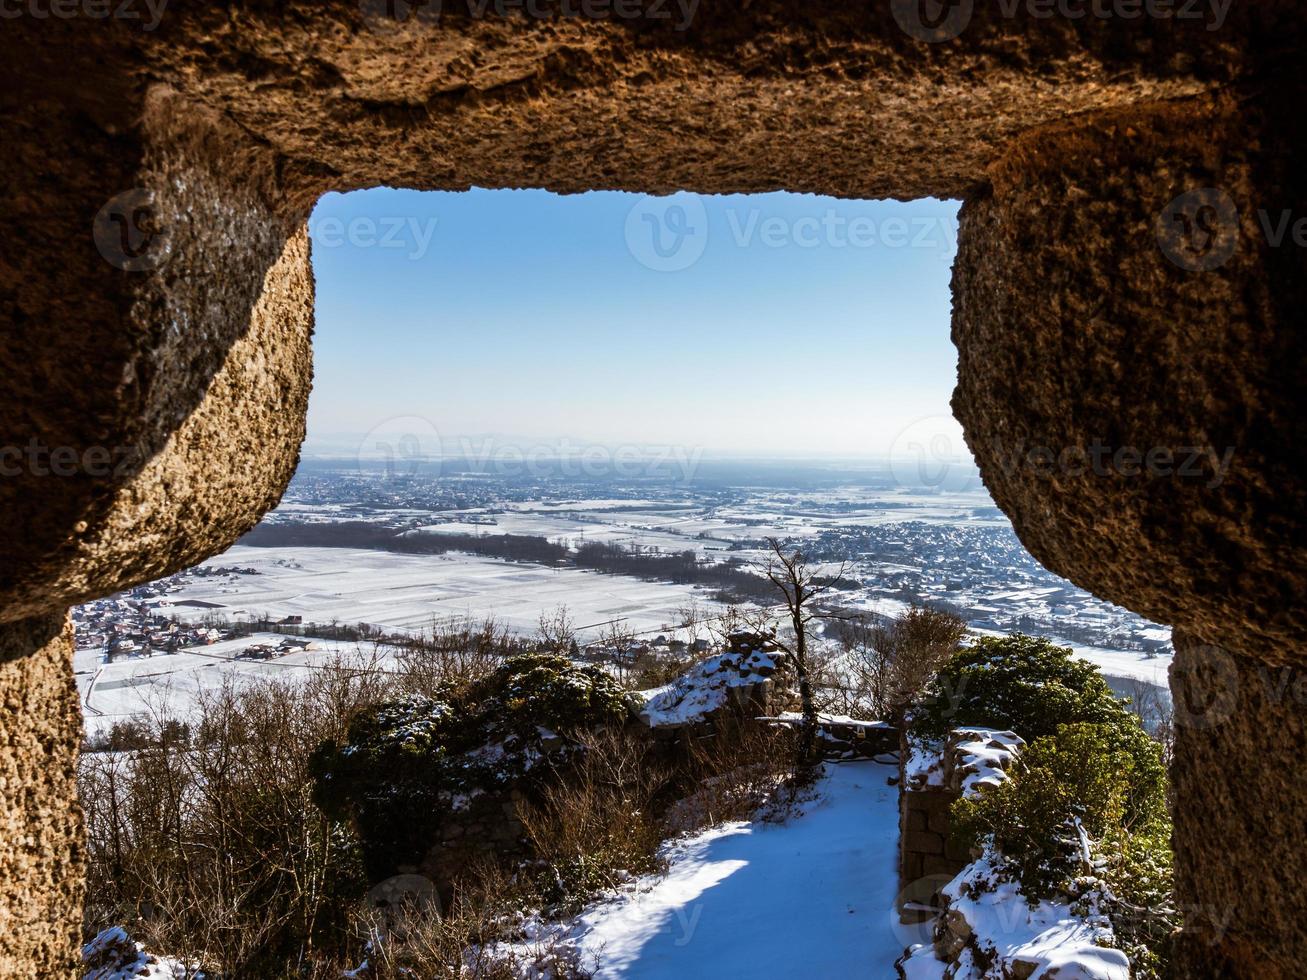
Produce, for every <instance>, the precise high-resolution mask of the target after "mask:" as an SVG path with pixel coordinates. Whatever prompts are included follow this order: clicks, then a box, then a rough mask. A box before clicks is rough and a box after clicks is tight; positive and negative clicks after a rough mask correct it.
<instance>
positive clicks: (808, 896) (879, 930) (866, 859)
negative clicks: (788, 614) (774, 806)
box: [538, 762, 919, 980]
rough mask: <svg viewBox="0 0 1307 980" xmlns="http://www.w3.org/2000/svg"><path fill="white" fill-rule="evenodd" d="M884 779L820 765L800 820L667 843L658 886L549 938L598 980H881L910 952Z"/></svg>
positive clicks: (638, 885)
mask: <svg viewBox="0 0 1307 980" xmlns="http://www.w3.org/2000/svg"><path fill="white" fill-rule="evenodd" d="M895 772H896V769H895V767H893V766H887V765H883V764H880V763H874V762H845V763H840V764H838V765H833V764H827V765H826V767H825V775H824V777H823V778H822V779H821V781H820V782H819V783H818V791H819V794H820V795H819V796H818V798H817V799H815V800H814V801H812V802H809V803H806V804H804V805H803V806H802V813H801V815H798V816H794V817H791V818H790V819H789V820H788V821H786V822H784V823H769V822H766V821H762V820H754V821H750V822H736V823H728V824H724V825H722V826H720V827H716V828H714V829H712V830H709V831H706V832H704V833H701V834H697V835H695V836H692V837H688V838H685V839H682V840H679V841H676V842H674V843H672V844H671V845H669V847H668V851H667V857H668V858H669V861H670V867H669V870H668V873H667V874H666V875H665V876H661V877H649V878H641V879H637V880H636V881H634V882H632V883H631V884H630V885H629V886H628V887H627V888H626V889H625V890H623V891H622V892H620V893H618V894H616V895H615V896H612V897H610V898H608V899H606V900H604V901H602V902H600V903H598V904H596V905H594V906H592V907H591V908H589V909H588V910H586V911H585V912H583V913H582V914H581V915H580V916H578V917H577V918H576V919H574V920H572V921H571V922H569V923H567V924H566V925H564V926H562V927H558V928H560V929H561V931H562V934H563V938H562V942H563V944H564V945H566V946H567V947H570V949H571V950H573V951H574V952H575V953H576V955H577V958H578V959H577V962H578V964H579V965H580V966H581V968H583V969H586V970H590V969H594V968H595V967H596V966H597V970H596V972H595V976H596V978H600V980H602V978H610V980H611V978H618V977H621V978H629V980H637V978H638V980H682V978H686V977H777V978H796V980H807V978H819V977H820V978H825V977H832V978H833V977H875V978H878V980H879V978H892V977H893V976H894V960H895V958H896V957H898V956H899V954H900V953H902V952H903V950H904V948H905V947H906V946H908V945H909V944H910V943H911V942H915V941H919V939H918V938H917V936H916V934H915V933H914V932H913V931H912V930H911V929H910V928H909V927H905V926H901V925H899V922H898V916H897V914H896V911H895V909H896V904H895V899H896V897H897V888H898V885H897V882H898V873H897V870H896V869H897V849H898V839H899V827H898V820H899V817H898V791H897V790H896V789H895V788H894V787H892V786H888V785H886V782H885V780H886V779H887V778H888V777H890V776H892V775H894V773H895ZM538 938H544V937H543V936H541V937H538Z"/></svg>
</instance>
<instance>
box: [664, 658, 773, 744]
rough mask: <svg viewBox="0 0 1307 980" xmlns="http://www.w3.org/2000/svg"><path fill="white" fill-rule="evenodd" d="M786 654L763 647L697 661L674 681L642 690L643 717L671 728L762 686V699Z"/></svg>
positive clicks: (701, 719) (712, 710)
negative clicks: (766, 651)
mask: <svg viewBox="0 0 1307 980" xmlns="http://www.w3.org/2000/svg"><path fill="white" fill-rule="evenodd" d="M784 659H785V654H783V653H777V652H770V653H764V652H762V651H760V650H751V651H747V652H730V653H721V654H717V655H716V656H714V657H709V658H708V659H706V660H704V661H702V662H700V663H698V664H695V665H694V666H693V667H691V668H690V669H689V670H688V671H686V672H685V673H684V674H682V675H680V676H679V677H677V678H676V679H675V680H674V681H672V682H671V683H670V684H667V685H664V686H663V687H656V688H653V689H651V690H648V691H641V692H639V696H640V698H641V699H642V700H643V701H644V707H643V708H641V709H640V718H641V720H642V721H644V722H645V724H647V725H648V726H649V727H650V728H670V727H676V726H680V725H691V724H695V723H696V722H701V721H703V720H704V719H705V718H707V717H708V716H709V715H711V714H712V713H713V712H715V711H718V710H720V709H721V708H723V707H725V706H726V705H727V704H728V703H729V702H730V701H731V700H732V698H733V697H734V698H740V697H742V696H747V693H748V689H749V688H756V689H758V693H759V695H760V697H761V699H762V700H766V698H767V697H768V696H769V694H770V690H769V688H770V683H771V680H772V678H773V677H774V676H775V675H776V673H777V671H778V670H780V669H781V665H782V662H783V661H784Z"/></svg>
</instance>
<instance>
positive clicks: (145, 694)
mask: <svg viewBox="0 0 1307 980" xmlns="http://www.w3.org/2000/svg"><path fill="white" fill-rule="evenodd" d="M283 639H285V637H283V636H278V635H274V634H271V633H255V634H253V635H251V636H247V637H243V638H242V639H239V640H224V641H222V642H221V643H214V644H211V645H209V646H203V647H193V648H190V649H188V650H184V651H179V652H177V653H169V654H159V655H157V656H154V657H129V658H126V659H122V660H118V661H116V662H115V663H112V664H106V663H103V660H104V651H103V650H100V649H99V648H95V649H88V650H78V651H77V653H76V654H74V655H73V669H74V671H75V673H76V679H77V693H78V697H79V698H80V699H81V702H82V715H83V718H84V720H85V724H86V734H87V735H88V736H95V735H97V734H102V733H107V732H108V731H109V729H110V728H112V727H113V725H114V724H115V723H116V722H120V721H126V720H128V719H129V718H132V717H134V716H142V715H143V716H158V717H174V718H175V717H178V716H182V715H185V714H186V713H187V712H188V711H189V710H190V708H191V706H192V705H193V704H194V702H195V698H196V695H197V694H198V693H199V692H200V691H202V690H210V691H212V690H216V689H218V688H220V687H221V686H222V685H223V683H224V682H226V681H229V680H233V681H238V682H239V681H241V680H245V679H250V678H255V677H261V676H262V677H276V678H279V679H292V678H295V677H304V676H306V675H307V674H308V672H309V671H311V670H313V669H315V668H314V667H313V666H311V665H313V664H322V663H326V662H328V661H330V660H333V659H335V658H337V657H338V656H341V655H347V656H348V655H353V654H355V653H356V652H359V647H358V646H357V645H356V644H353V643H340V642H335V641H331V640H314V641H313V645H314V647H315V649H312V650H306V651H302V652H299V653H288V654H285V655H283V656H278V657H276V658H274V659H272V660H264V661H259V660H237V659H236V656H237V654H239V653H240V652H241V651H243V650H244V649H245V648H246V647H248V646H250V645H251V644H255V643H270V644H272V645H274V646H275V645H276V644H278V643H279V642H281V641H282V640H283ZM362 652H363V653H364V654H365V655H367V656H369V657H370V656H371V648H370V647H367V648H365V650H363V651H362ZM383 660H384V657H383ZM381 666H384V663H382V664H381Z"/></svg>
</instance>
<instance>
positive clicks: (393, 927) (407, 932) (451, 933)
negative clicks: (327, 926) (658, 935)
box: [354, 863, 588, 980]
mask: <svg viewBox="0 0 1307 980" xmlns="http://www.w3.org/2000/svg"><path fill="white" fill-rule="evenodd" d="M539 903H540V898H539V896H538V895H537V894H536V893H535V891H534V890H533V889H532V888H531V885H530V882H529V881H528V880H526V879H524V878H523V877H522V876H516V875H509V874H507V873H505V872H504V870H503V869H502V868H500V867H499V866H497V865H495V864H493V863H484V864H481V865H478V866H476V867H473V868H470V869H469V870H468V872H467V873H466V874H465V875H464V876H463V877H462V878H460V880H459V881H458V883H457V884H456V886H455V888H454V900H453V903H452V905H451V907H450V908H449V909H447V910H446V911H445V913H444V914H443V915H442V914H441V913H440V912H439V911H437V910H436V909H434V908H433V907H430V906H426V907H422V906H406V907H404V908H401V909H391V910H381V909H376V908H364V909H362V910H361V911H360V912H359V913H358V914H357V915H356V917H355V920H354V929H355V932H356V934H357V935H358V937H359V938H360V939H361V940H362V942H363V945H364V948H365V949H366V951H367V967H366V968H365V969H364V970H362V971H359V972H357V973H356V974H355V975H356V976H358V977H359V978H360V980H362V978H366V980H415V978H421V980H444V978H448V980H515V978H517V977H521V976H523V975H527V974H530V975H536V976H539V975H548V976H553V977H555V978H557V980H568V978H572V977H576V978H581V977H585V976H588V974H587V973H585V971H583V970H580V969H579V968H578V967H577V965H576V964H575V963H574V957H573V956H572V955H570V951H568V950H567V949H566V948H564V947H563V945H562V944H561V943H560V942H559V941H558V940H557V939H551V938H548V937H546V938H542V939H540V940H538V941H534V942H521V941H519V942H515V943H512V944H511V945H510V944H508V943H505V942H504V940H512V939H517V938H518V935H519V933H520V926H521V923H522V919H523V912H522V910H523V909H524V908H532V907H535V906H537V905H538V904H539Z"/></svg>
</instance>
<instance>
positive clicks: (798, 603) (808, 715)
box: [764, 538, 845, 764]
mask: <svg viewBox="0 0 1307 980" xmlns="http://www.w3.org/2000/svg"><path fill="white" fill-rule="evenodd" d="M767 545H768V547H769V548H770V549H771V552H772V553H771V555H770V556H768V559H767V564H766V566H765V567H764V571H765V572H766V574H767V577H768V578H769V579H771V582H772V584H773V585H774V586H776V588H777V590H778V591H779V592H780V593H781V596H782V598H783V600H784V605H785V611H786V615H787V616H788V618H789V621H790V629H791V631H792V632H793V639H792V641H791V644H792V645H787V644H785V643H784V642H782V641H780V640H779V639H778V640H776V645H777V646H778V647H780V648H781V649H782V650H784V651H785V652H786V653H788V654H789V655H790V659H791V660H792V661H793V663H794V673H795V676H796V678H797V679H798V682H799V702H800V708H801V710H802V712H803V722H802V724H801V725H800V729H799V762H800V763H801V764H806V763H808V762H811V760H812V757H813V750H814V748H815V746H816V741H817V701H816V698H815V696H814V694H813V685H812V678H811V677H810V676H809V673H808V642H809V639H810V636H809V630H810V627H811V625H812V622H813V620H815V619H818V618H820V616H821V612H820V610H819V608H818V602H819V600H820V599H821V598H822V597H823V596H825V595H828V594H829V593H830V592H831V591H832V590H833V589H835V588H837V587H838V585H839V582H840V580H841V579H842V578H843V577H844V571H845V566H844V564H843V563H841V565H840V567H839V570H838V571H837V572H836V574H835V575H833V576H821V575H818V574H817V572H816V570H815V569H813V568H812V567H810V566H809V565H808V561H807V559H806V558H805V557H804V556H803V553H802V552H801V551H799V550H797V549H795V550H794V551H791V552H788V553H787V552H786V551H785V549H784V548H783V547H782V546H781V543H780V541H778V540H777V539H776V538H768V539H767Z"/></svg>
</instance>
